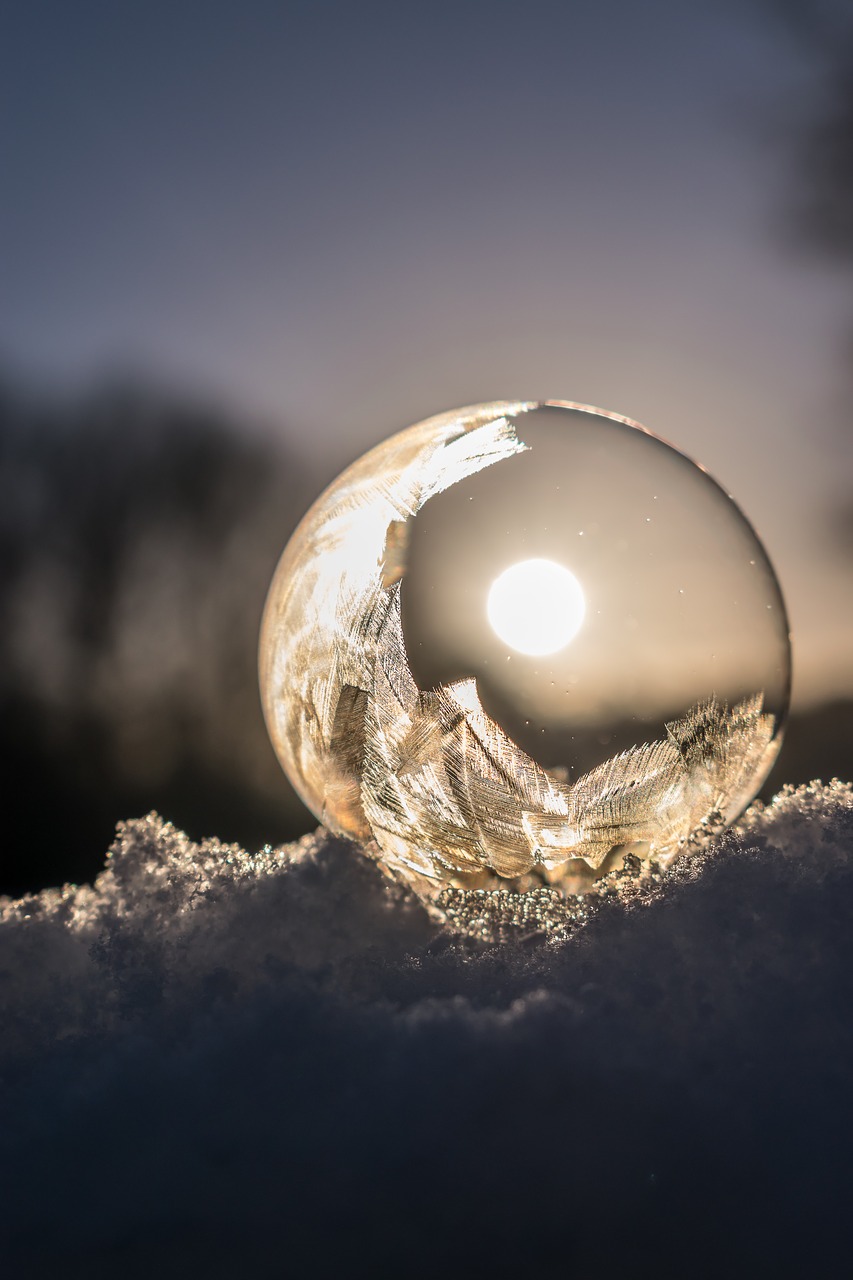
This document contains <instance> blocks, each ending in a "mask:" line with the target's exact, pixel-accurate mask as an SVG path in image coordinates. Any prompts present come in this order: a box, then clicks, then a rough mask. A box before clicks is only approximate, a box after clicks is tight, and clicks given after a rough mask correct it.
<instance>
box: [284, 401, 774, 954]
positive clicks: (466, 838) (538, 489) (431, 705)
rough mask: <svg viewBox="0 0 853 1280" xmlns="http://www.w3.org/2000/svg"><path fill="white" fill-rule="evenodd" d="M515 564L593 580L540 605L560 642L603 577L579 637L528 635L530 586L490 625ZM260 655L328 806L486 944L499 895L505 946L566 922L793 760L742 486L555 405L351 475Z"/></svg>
mask: <svg viewBox="0 0 853 1280" xmlns="http://www.w3.org/2000/svg"><path fill="white" fill-rule="evenodd" d="M644 513H647V514H644ZM653 524H654V526H655V527H654V528H652V527H651V526H652V525H653ZM531 552H535V553H536V556H537V558H536V559H530V558H529V557H530V554H531ZM543 555H544V556H546V557H547V559H546V560H545V561H543V559H542V557H543ZM514 562H517V569H518V572H517V573H516V574H515V575H514V579H520V580H522V581H523V579H524V572H525V566H526V565H528V564H529V565H531V566H541V565H542V564H543V563H546V564H550V565H551V566H552V567H553V566H556V565H559V566H560V569H561V570H562V571H563V576H564V577H566V578H567V579H569V580H570V581H571V582H572V583H573V584H574V587H573V590H574V593H575V594H574V596H572V597H570V598H569V597H567V599H566V601H565V602H562V601H561V600H560V599H559V598H557V599H555V598H554V597H553V593H551V592H544V593H543V599H542V601H541V604H542V608H543V609H546V608H547V609H548V610H549V620H550V621H549V627H550V630H548V631H547V632H546V631H543V632H542V634H543V635H548V636H550V635H552V634H557V635H559V631H560V627H559V623H560V617H561V614H560V610H561V609H562V610H563V611H564V613H565V612H566V611H567V610H571V608H573V607H574V606H573V605H572V600H573V599H575V598H576V596H577V595H579V593H580V591H581V586H578V583H580V584H581V585H582V587H583V590H584V592H585V595H586V613H585V616H584V617H583V625H580V615H578V616H576V617H574V618H571V617H568V616H567V617H566V623H567V625H566V627H565V628H564V630H565V634H566V635H567V636H570V637H574V634H575V631H577V639H574V638H571V639H569V640H568V641H567V642H566V644H565V645H563V646H562V647H559V646H560V641H559V639H557V640H556V641H555V642H554V643H555V644H557V645H558V648H557V649H556V650H555V651H554V652H548V653H544V654H543V652H542V644H539V645H536V644H535V643H534V645H533V646H531V645H530V642H529V639H528V640H526V641H525V640H518V639H516V637H515V635H514V634H513V631H512V622H513V609H512V603H513V602H512V599H510V601H509V608H508V609H505V610H504V612H503V614H502V615H501V616H502V617H505V618H506V620H507V621H506V623H505V628H508V630H506V629H505V630H504V632H502V633H501V634H496V633H495V631H494V629H490V627H489V623H488V620H487V611H486V597H487V596H488V592H489V588H490V586H492V587H493V586H494V582H495V581H497V580H498V578H499V575H500V573H501V572H502V571H503V570H506V569H507V568H508V567H509V566H511V565H513V563H514ZM496 575H497V576H496ZM574 575H577V577H576V578H575V576H574ZM514 579H513V580H514ZM502 580H504V581H506V580H508V578H507V577H506V575H505V576H504V578H503V579H502ZM551 580H553V581H554V582H556V583H559V582H560V581H561V578H560V575H559V574H557V576H556V577H552V579H549V581H551ZM536 581H538V579H535V578H531V579H530V582H532V583H533V584H534V587H533V594H532V595H531V593H530V591H529V590H528V592H527V595H526V596H525V598H524V606H523V607H524V622H525V628H524V632H523V634H524V636H526V637H528V638H529V636H530V635H531V634H533V636H534V640H535V637H536V625H537V620H536V615H537V608H538V603H537V601H538V597H537V594H536V590H535V583H536ZM544 595H548V596H549V598H548V599H545V598H544ZM531 601H532V604H531ZM732 601H733V602H734V603H731V602H732ZM519 607H521V606H519ZM715 611H716V613H715ZM554 617H556V618H557V623H558V626H557V630H556V632H555V631H554V625H553V619H554ZM531 629H532V631H531ZM519 634H520V633H519ZM545 643H546V645H547V644H548V643H550V641H546V642H545ZM525 645H527V648H526V649H525ZM260 663H261V687H262V694H263V700H264V708H265V713H266V717H267V723H268V726H269V730H270V734H271V737H272V740H273V744H274V746H275V749H276V751H277V753H278V756H279V759H280V760H281V762H282V765H283V767H284V769H285V770H286V772H287V773H288V775H289V777H290V778H291V780H292V781H293V783H294V785H295V786H296V788H297V790H298V791H299V792H300V794H301V795H302V797H303V799H304V800H305V802H306V803H307V804H308V805H309V807H310V808H311V809H312V810H313V811H314V813H315V814H316V815H317V817H318V818H319V819H320V820H321V821H322V822H323V823H324V824H325V825H326V826H328V827H329V828H330V829H331V830H333V831H335V832H336V833H339V834H343V835H346V836H349V837H351V838H354V839H356V840H358V841H359V842H361V843H362V845H364V846H365V848H366V849H367V851H368V852H369V853H370V854H371V855H372V856H373V857H375V858H376V859H377V860H378V861H379V862H380V864H381V865H382V866H383V868H384V869H385V870H386V871H387V872H388V873H390V874H392V875H393V876H394V877H395V878H397V879H400V880H402V881H404V882H406V883H408V884H409V885H410V886H411V887H412V888H413V889H414V890H415V892H416V893H418V894H419V896H421V898H422V899H423V900H424V901H425V902H426V903H427V904H428V905H429V906H430V907H431V909H432V910H433V911H434V912H436V913H438V914H440V915H442V916H443V917H444V918H447V919H450V920H451V922H453V923H455V924H457V925H461V926H462V927H464V928H467V929H468V930H469V931H473V932H477V931H478V930H479V931H480V932H482V929H481V928H480V926H478V925H476V924H475V923H474V922H475V921H477V920H479V919H480V917H481V915H482V904H483V902H484V895H487V898H488V914H489V917H490V919H491V920H492V921H493V922H497V923H496V925H495V929H496V930H497V932H498V933H500V922H501V920H502V919H503V920H504V922H505V923H506V924H507V926H508V927H511V926H512V925H513V923H514V922H523V923H524V927H529V926H530V922H531V920H533V921H534V922H535V921H536V920H539V922H540V925H541V927H553V925H554V924H555V922H558V921H559V920H560V919H561V918H562V912H561V907H560V904H562V903H565V902H567V901H568V899H569V898H571V897H572V896H573V895H575V894H578V893H582V892H585V891H587V890H589V889H590V888H593V887H594V886H595V885H596V883H597V882H600V881H601V879H602V877H605V876H607V875H608V874H612V872H613V870H614V868H617V869H618V868H619V867H623V866H624V867H630V868H633V869H634V870H635V871H639V873H641V874H644V873H645V872H647V871H648V869H649V868H652V867H654V866H655V865H665V864H666V863H667V862H669V861H671V860H672V858H673V857H674V856H675V855H676V854H677V853H678V852H680V851H684V850H689V849H690V848H694V847H698V846H699V845H701V844H702V843H703V841H704V840H705V838H706V837H707V836H708V834H712V833H714V832H717V831H719V830H722V829H723V828H724V827H725V826H726V825H728V823H730V822H732V821H733V820H734V819H735V818H736V817H737V816H738V814H739V813H740V812H742V810H743V809H744V808H745V806H746V805H747V804H748V802H749V801H750V800H751V799H752V797H753V796H754V794H755V792H756V791H757V789H758V787H759V786H760V785H761V783H762V781H763V780H764V778H765V777H766V775H767V773H768V771H769V769H770V767H771V765H772V763H773V761H774V759H775V757H776V754H777V752H778V748H779V745H780V740H781V726H782V721H783V719H784V715H785V710H786V706H787V692H788V678H789V667H788V641H787V627H786V623H785V614H784V606H783V604H782V601H781V597H780V595H779V592H778V586H777V584H776V581H775V577H774V576H773V572H772V569H771V568H770V565H769V562H768V561H767V558H766V556H765V555H764V552H763V550H762V548H761V546H760V544H759V543H758V541H757V539H756V538H755V535H754V533H753V532H752V530H751V528H750V526H749V525H748V523H747V522H746V521H745V519H744V518H743V516H742V515H741V514H740V512H739V511H738V509H737V507H736V506H735V505H734V503H733V502H732V501H731V499H730V498H728V497H727V495H725V494H724V493H723V491H722V490H721V489H720V488H719V487H718V486H717V485H716V484H715V482H714V481H713V480H711V479H710V477H708V476H707V474H706V473H704V472H703V471H702V470H701V469H700V468H698V467H696V466H695V464H693V463H692V462H690V461H689V460H688V459H686V458H685V457H684V456H683V455H682V454H680V453H678V452H677V451H676V450H674V449H672V448H671V447H670V446H668V445H666V444H665V443H664V442H662V441H661V440H659V439H658V438H657V437H655V436H653V435H651V434H650V433H648V432H646V431H644V430H643V429H642V428H639V427H638V426H637V425H636V424H633V423H630V422H628V421H626V420H625V419H621V418H616V417H614V416H612V415H608V414H605V413H603V412H602V411H599V410H590V409H585V408H583V407H580V406H575V405H563V404H547V405H545V404H543V405H538V404H532V403H524V404H490V405H482V406H477V407H476V408H473V409H467V410H461V411H459V412H457V413H453V414H447V415H444V416H442V417H439V418H434V419H430V420H429V421H427V422H425V423H421V424H419V425H418V426H416V427H412V428H410V429H409V430H408V431H404V432H402V433H400V434H399V435H397V436H394V437H392V439H390V440H389V441H387V442H386V443H385V444H383V445H380V446H379V447H378V448H377V449H374V450H373V451H371V452H370V453H368V454H367V455H365V457H363V458H362V459H360V460H359V461H358V462H356V463H355V464H354V465H353V466H352V467H350V468H349V470H348V471H346V472H345V473H344V474H343V475H342V476H341V477H340V479H339V480H338V481H336V482H335V484H333V485H332V486H331V487H330V488H329V489H328V490H327V491H326V493H325V494H324V495H323V496H322V497H321V498H320V499H319V500H318V501H317V503H316V504H315V505H314V507H313V508H312V509H311V511H310V512H309V513H308V515H307V516H306V517H305V519H304V520H303V522H302V524H301V525H300V527H299V529H298V530H297V532H296V534H295V535H294V537H293V539H292V540H291V542H290V544H289V545H288V547H287V548H286V550H285V552H284V555H283V557H282V560H281V562H280V564H279V567H278V570H277V572H276V575H275V578H274V580H273V584H272V587H271V589H270V594H269V599H268V602H267V607H266V612H265V616H264V623H263V628H262V634H261V647H260ZM608 748H609V749H608ZM614 748H615V749H614ZM518 895H523V897H524V900H525V903H526V905H523V904H522V903H521V902H520V901H519V898H518ZM537 904H538V905H537ZM518 927H521V923H518ZM495 929H492V933H494V932H495Z"/></svg>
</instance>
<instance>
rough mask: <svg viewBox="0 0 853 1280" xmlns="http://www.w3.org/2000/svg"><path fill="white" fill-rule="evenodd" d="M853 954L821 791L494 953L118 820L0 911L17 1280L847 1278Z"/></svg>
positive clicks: (379, 887) (152, 827)
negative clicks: (106, 836)
mask: <svg viewBox="0 0 853 1280" xmlns="http://www.w3.org/2000/svg"><path fill="white" fill-rule="evenodd" d="M851 926H853V788H851V786H850V785H849V784H843V783H839V782H833V783H831V784H830V785H829V786H823V785H821V784H820V783H811V784H809V785H808V786H806V787H800V788H798V789H796V790H794V789H792V788H786V789H785V790H784V791H783V792H781V793H780V795H779V796H777V797H776V799H775V800H774V801H773V803H772V804H771V805H769V806H768V807H766V808H763V807H760V806H756V807H754V808H753V809H751V810H750V811H749V812H748V813H747V814H746V815H745V817H744V819H743V820H742V822H741V823H740V825H739V826H738V827H737V828H736V829H735V830H733V831H732V832H730V833H728V834H727V835H726V836H725V837H723V838H722V839H720V840H719V841H717V842H716V843H715V844H714V845H713V847H711V848H710V849H709V850H708V851H707V852H705V853H702V854H697V855H695V856H694V857H692V858H690V859H684V860H682V861H680V862H679V863H676V864H675V865H674V866H673V867H672V868H671V869H670V870H669V871H668V872H667V873H665V874H664V875H663V877H662V878H661V880H660V881H659V882H658V883H657V884H651V885H645V886H640V887H638V886H637V885H631V886H625V890H624V892H621V891H620V892H614V893H613V894H612V895H610V896H609V897H605V898H603V899H601V900H600V901H598V902H597V903H596V904H595V907H594V909H592V910H591V911H590V914H589V918H588V920H587V922H586V923H585V924H584V925H583V927H580V928H578V929H576V930H575V931H574V932H573V933H571V934H569V935H564V936H560V937H552V938H549V939H542V938H532V939H527V940H526V941H522V942H519V943H517V944H514V945H503V946H485V945H483V944H479V943H475V942H472V941H471V940H468V939H464V938H460V937H459V936H457V935H454V934H452V933H450V932H448V931H446V930H442V929H441V928H440V927H439V926H437V925H436V924H435V923H434V922H432V921H431V920H430V919H429V918H428V917H427V916H426V914H425V913H424V911H423V909H422V908H421V907H420V906H419V904H418V903H417V902H416V901H415V900H414V899H413V898H411V897H410V896H409V895H408V894H406V893H405V892H404V891H403V890H401V889H398V888H396V887H395V886H393V885H391V884H390V883H389V882H388V881H387V880H386V879H385V878H384V877H383V876H382V875H381V874H380V872H379V871H378V870H377V868H376V867H374V866H373V865H372V864H371V863H370V862H368V861H367V860H366V859H364V858H363V857H362V856H361V855H360V854H359V853H358V851H357V850H355V849H354V848H353V846H351V845H348V844H346V843H345V842H342V841H338V840H335V839H332V838H331V837H330V836H328V835H327V834H326V833H325V832H323V831H322V830H320V831H318V832H317V833H316V834H315V835H313V836H308V837H305V838H304V839H303V840H301V841H299V842H297V843H295V844H293V845H289V846H286V847H284V848H282V849H265V850H263V851H262V852H260V853H258V854H255V855H250V854H248V853H246V852H244V851H243V850H241V849H239V848H237V847H235V846H230V845H223V844H220V843H219V842H218V841H217V840H206V841H204V842H202V843H200V844H195V843H193V842H192V841H190V840H189V839H188V838H187V837H186V836H185V835H184V834H183V833H181V832H180V831H177V830H176V829H175V828H174V827H172V826H171V824H169V823H167V822H163V821H162V820H161V819H160V818H159V817H157V816H156V815H154V814H151V815H149V816H148V817H147V818H143V819H139V820H136V821H132V822H127V823H123V824H122V825H121V826H120V828H119V833H118V837H117V840H116V842H115V844H114V845H113V847H112V849H111V851H110V854H109V857H108V861H107V866H106V869H105V870H104V872H103V873H102V874H101V876H100V877H99V878H98V880H97V881H96V882H95V884H94V885H93V886H81V887H73V886H66V887H65V888H63V889H61V890H48V891H45V892H43V893H40V894H37V895H32V896H28V897H25V898H23V899H21V900H19V901H17V902H10V901H9V900H5V901H3V902H2V904H0V1002H1V1007H2V1017H3V1023H2V1025H3V1035H2V1044H0V1070H1V1071H2V1081H3V1094H2V1103H0V1105H2V1125H0V1134H2V1137H0V1146H2V1152H3V1163H4V1166H5V1170H4V1171H5V1173H6V1175H7V1176H6V1177H5V1178H4V1184H5V1185H6V1186H7V1187H8V1188H9V1190H8V1191H7V1192H6V1193H5V1196H4V1202H3V1208H2V1210H0V1213H2V1215H3V1217H4V1219H5V1223H6V1229H5V1230H4V1233H3V1234H4V1238H5V1240H6V1241H7V1244H6V1246H5V1252H4V1257H5V1258H6V1261H7V1267H6V1271H7V1274H11V1275H18V1274H20V1275H24V1274H26V1275H28V1276H34V1275H57V1274H62V1275H63V1276H75V1275H78V1274H79V1275H81V1276H82V1275H85V1276H100V1275H105V1276H106V1275H114V1274H116V1273H119V1272H120V1273H121V1274H122V1275H124V1276H128V1275H130V1276H136V1275H139V1276H149V1275H153V1274H157V1275H160V1276H172V1275H175V1276H177V1275H179V1274H181V1275H183V1274H186V1272H187V1271H188V1270H190V1271H191V1272H193V1273H198V1274H206V1275H207V1276H219V1275H226V1274H228V1275H232V1274H234V1272H235V1271H237V1270H239V1271H241V1272H242V1273H243V1274H247V1275H251V1276H255V1275H257V1276H266V1275H270V1276H277V1275H283V1274H294V1275H299V1274H309V1273H315V1274H316V1273H319V1274H324V1273H325V1274H330V1273H332V1272H333V1271H339V1272H341V1273H342V1274H346V1275H348V1276H350V1275H370V1276H377V1275H384V1274H389V1275H397V1276H407V1277H408V1276H420V1275H427V1274H430V1275H434V1274H437V1273H439V1272H440V1273H441V1274H442V1275H443V1276H445V1277H446V1276H454V1275H460V1276H461V1275H464V1274H468V1273H471V1272H472V1271H474V1270H486V1269H487V1270H489V1271H491V1273H492V1274H496V1275H503V1274H510V1273H513V1274H519V1273H526V1274H531V1275H536V1276H551V1275H554V1276H557V1275H559V1276H564V1275H569V1276H571V1275H578V1276H585V1277H586V1276H600V1275H610V1274H616V1273H617V1272H621V1273H622V1274H623V1275H624V1274H630V1275H637V1276H639V1275H645V1274H647V1273H650V1272H652V1271H653V1272H654V1273H655V1275H656V1276H658V1277H660V1276H666V1275H669V1274H688V1273H689V1274H691V1275H694V1276H695V1275H706V1274H707V1275H719V1274H720V1271H721V1269H722V1268H725V1269H726V1270H727V1272H728V1274H730V1275H744V1276H746V1275H758V1274H766V1273H768V1272H769V1271H772V1272H773V1274H775V1275H788V1274H790V1275H802V1274H819V1275H830V1274H836V1271H835V1269H834V1268H835V1267H836V1265H837V1266H838V1268H839V1271H838V1273H839V1274H841V1273H842V1272H843V1267H842V1266H841V1261H840V1260H841V1259H843V1258H844V1257H845V1256H846V1255H847V1253H848V1251H849V1248H850V1245H851V1243H853V1241H851V1240H850V1239H849V1231H850V1229H849V1227H848V1225H847V1223H848V1219H849V1214H848V1213H847V1212H846V1207H845V1206H846V1204H847V1200H848V1197H849V1190H850V1188H849V1171H848V1164H849V1150H850V1147H851V1143H853V1106H851V1101H850V1099H851V1084H850V1079H851V1076H850V1072H851V1068H853V1018H851V1009H853V927H851ZM9 1268H11V1270H9Z"/></svg>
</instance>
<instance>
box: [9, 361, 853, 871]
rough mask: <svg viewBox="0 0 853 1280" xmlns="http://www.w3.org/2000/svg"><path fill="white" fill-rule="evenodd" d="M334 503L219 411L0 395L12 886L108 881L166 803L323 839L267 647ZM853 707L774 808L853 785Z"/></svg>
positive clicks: (799, 762) (802, 739)
mask: <svg viewBox="0 0 853 1280" xmlns="http://www.w3.org/2000/svg"><path fill="white" fill-rule="evenodd" d="M319 487H320V483H319V479H318V477H316V476H312V475H310V474H309V472H308V469H307V468H306V466H305V465H304V463H302V462H301V461H299V460H297V459H294V458H293V457H289V456H287V454H286V453H285V451H284V450H283V448H282V446H281V445H280V444H277V443H275V442H273V441H272V440H269V439H265V438H263V437H262V436H260V435H259V434H257V433H254V434H253V433H250V432H247V431H246V430H245V429H244V428H241V427H240V426H239V424H237V423H235V422H232V421H229V420H227V419H226V418H225V417H224V416H223V415H222V414H220V413H217V412H215V411H211V410H209V409H206V408H204V407H199V406H197V405H193V404H189V403H186V402H181V401H178V400H175V399H173V398H170V397H166V396H162V395H157V394H155V393H153V392H150V391H144V390H141V389H139V388H138V387H137V388H128V387H124V388H112V389H108V390H103V391H100V392H98V393H96V394H92V395H89V396H88V397H84V398H81V399H80V400H79V401H77V402H73V403H71V402H67V403H50V402H45V401H43V400H34V399H31V398H30V399H28V398H27V397H25V396H22V395H21V394H19V393H17V392H15V391H13V390H12V389H11V388H9V387H8V386H7V387H6V388H3V389H0V658H1V659H2V660H0V767H2V776H3V784H4V785H3V795H4V799H5V804H4V821H3V825H2V841H0V850H2V859H0V892H7V893H13V894H17V893H20V892H24V891H26V890H31V889H37V888H41V887H44V886H46V885H50V884H56V883H61V882H63V881H65V880H73V881H81V880H86V879H91V878H93V877H94V876H95V875H96V874H97V873H98V871H99V870H100V869H101V867H102V865H103V859H104V854H105V851H106V849H107V847H108V846H109V844H110V841H111V840H112V837H113V833H114V829H115V824H116V822H117V821H118V820H119V819H121V818H128V817H136V816H139V815H141V814H144V813H147V812H148V811H149V810H150V809H152V808H156V809H157V810H159V811H160V813H162V814H163V815H164V816H165V817H167V818H169V819H170V820H171V821H173V822H175V823H176V824H177V825H178V826H180V827H183V828H184V829H185V830H187V831H188V832H189V833H190V834H191V835H192V836H194V837H201V836H204V835H218V836H219V837H220V838H221V839H223V840H235V841H238V842H240V843H241V844H243V845H245V846H247V847H248V848H258V847H260V846H261V845H263V844H266V843H272V844H275V843H278V842H281V841H284V840H288V839H292V838H293V837H294V836H296V835H298V834H300V833H301V832H303V831H306V830H309V829H311V828H312V827H313V826H314V825H315V824H314V820H313V818H312V817H311V815H310V814H308V813H307V812H306V810H304V809H303V808H302V806H301V805H300V803H299V802H298V800H297V799H296V797H295V795H294V793H293V791H292V790H291V788H290V787H289V785H288V783H287V781H286V779H285V777H284V775H283V773H282V772H281V770H280V768H279V766H278V763H277V761H276V759H275V757H274V755H273V751H272V748H271V747H270V745H269V741H268V738H267V733H266V728H265V726H264V723H263V716H262V713H261V708H260V701H259V695H258V684H257V638H258V628H259V624H260V617H261V611H262V609H263V604H264V599H265V597H266V591H267V587H268V585H269V581H270V578H271V576H272V572H273V569H274V567H275V564H276V562H277V559H278V557H279V555H280V553H281V551H282V548H283V547H284V544H285V542H286V540H287V538H288V537H289V535H290V533H291V531H292V529H293V528H294V527H295V524H296V522H297V521H298V519H299V518H300V517H301V515H302V513H303V512H304V511H305V510H306V509H307V507H308V505H309V504H310V502H311V501H312V500H313V498H314V497H315V495H316V493H317V492H318V490H319ZM851 712H853V708H851V706H850V704H849V703H839V704H838V705H836V706H833V707H828V708H821V709H819V710H817V711H815V712H813V713H810V714H809V715H806V716H801V717H799V718H798V719H796V720H795V721H794V722H793V723H792V724H791V726H790V729H789V733H788V740H787V742H786V746H785V749H784V750H783V754H782V759H781V761H780V764H779V765H778V766H777V768H776V769H775V770H774V773H773V775H772V776H771V780H770V783H769V784H768V787H767V788H766V789H765V792H766V794H771V793H772V791H773V790H775V789H776V787H778V785H779V784H780V783H781V782H783V781H794V782H801V781H806V780H808V779H809V778H812V777H815V776H823V777H824V778H829V777H831V776H832V775H833V774H841V775H844V776H847V777H853V714H851Z"/></svg>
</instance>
